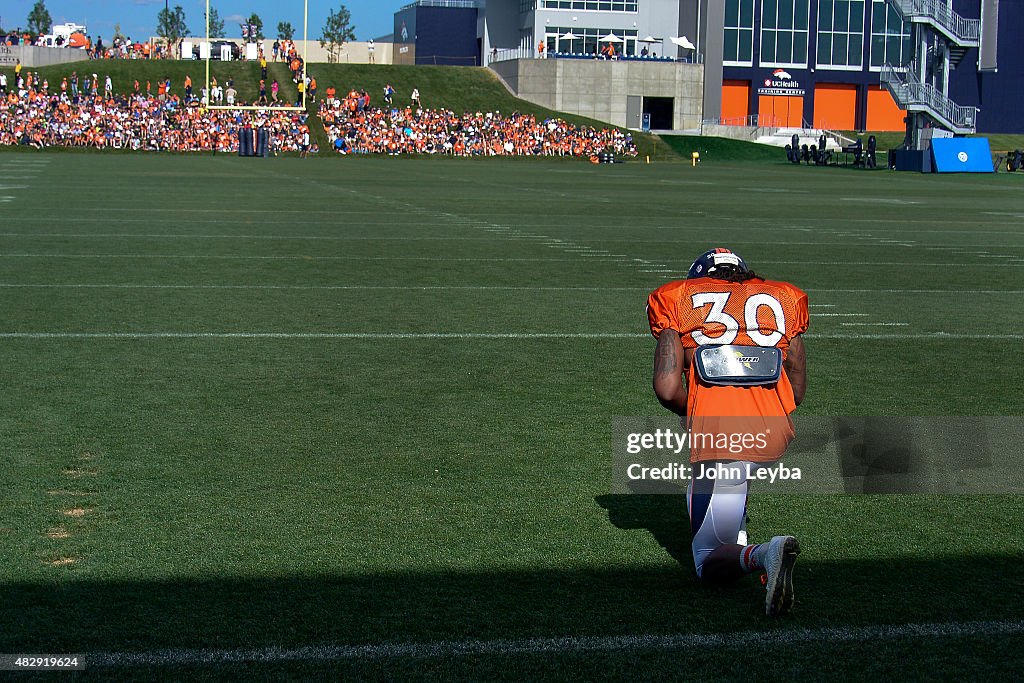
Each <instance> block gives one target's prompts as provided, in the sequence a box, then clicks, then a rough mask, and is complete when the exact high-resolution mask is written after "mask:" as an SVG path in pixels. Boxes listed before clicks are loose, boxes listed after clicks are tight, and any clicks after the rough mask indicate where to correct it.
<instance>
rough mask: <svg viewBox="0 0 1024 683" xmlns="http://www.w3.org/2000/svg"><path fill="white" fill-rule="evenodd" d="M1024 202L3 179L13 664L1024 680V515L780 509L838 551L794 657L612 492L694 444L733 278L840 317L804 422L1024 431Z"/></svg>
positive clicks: (656, 516) (536, 166) (209, 179)
mask: <svg viewBox="0 0 1024 683" xmlns="http://www.w3.org/2000/svg"><path fill="white" fill-rule="evenodd" d="M1021 182H1022V179H1021V178H1018V177H1014V176H1011V175H1005V174H1001V175H996V176H984V177H980V176H937V175H935V176H924V175H914V174H900V175H894V174H890V173H888V172H887V171H877V172H864V171H860V172H857V171H852V170H846V169H837V168H829V169H819V168H806V167H792V166H789V165H787V164H785V163H763V164H757V165H750V164H738V163H725V162H722V163H716V162H714V161H712V162H709V163H704V164H702V165H701V166H699V167H698V168H696V169H694V168H690V167H689V166H686V165H681V164H653V165H642V164H638V163H634V164H625V165H616V166H592V165H590V164H586V163H561V164H541V163H527V162H515V161H504V162H502V161H479V162H476V163H459V162H452V161H449V162H436V161H428V160H406V159H392V158H375V159H345V160H339V159H333V158H332V159H330V160H328V159H312V160H307V161H301V160H298V159H295V158H279V159H271V160H243V159H238V158H235V157H230V156H223V155H221V156H217V157H210V156H203V157H198V156H193V157H188V156H142V155H139V156H128V155H118V156H109V155H58V154H21V153H12V152H4V153H2V154H0V223H2V225H0V292H2V299H0V301H2V302H3V303H2V309H0V312H2V322H0V344H2V346H3V349H4V352H3V356H2V358H3V364H2V366H0V368H2V370H0V373H2V374H0V381H2V386H3V389H4V390H3V392H2V393H0V449H2V450H0V452H2V456H0V457H2V462H3V463H4V466H3V468H2V469H0V595H2V602H3V606H4V609H3V610H0V652H7V653H18V652H33V653H42V652H52V653H72V652H74V653H79V654H82V655H84V656H85V658H86V661H87V662H91V664H92V666H91V668H90V669H89V670H88V671H86V672H84V673H83V674H82V675H81V676H80V678H82V679H90V680H91V679H103V678H112V677H116V678H120V679H131V680H147V679H176V680H177V679H183V678H186V677H194V678H196V679H199V680H228V679H238V678H244V679H246V680H282V679H296V680H308V679H310V678H330V679H337V678H352V679H363V680H365V679H380V680H395V679H405V680H439V681H441V680H452V679H471V680H480V679H486V678H494V679H508V680H567V679H588V680H597V679H601V680H637V679H649V678H655V677H657V678H660V679H691V680H692V679H694V678H714V679H739V678H743V679H750V678H751V677H753V678H757V679H768V680H772V679H778V680H782V679H791V678H793V677H803V678H813V679H823V678H844V679H851V680H878V679H879V678H881V677H883V676H884V677H892V678H896V677H900V678H906V679H912V680H924V679H934V678H951V677H953V676H955V675H958V674H965V673H966V674H967V675H969V676H970V677H971V678H983V677H986V676H991V677H995V676H997V675H1002V676H1005V675H1006V674H1008V673H1009V674H1011V675H1012V672H1016V671H1019V670H1020V667H1021V665H1022V664H1024V655H1022V654H1021V652H1022V649H1021V646H1022V645H1024V635H1022V634H1024V569H1022V566H1024V565H1022V559H1024V557H1022V555H1024V539H1022V537H1021V534H1020V531H1019V530H1020V519H1021V517H1022V515H1024V502H1022V500H1021V498H1019V497H1014V496H1009V495H992V496H927V495H920V496H909V495H905V496H854V495H849V496H781V495H776V496H773V495H768V494H765V493H761V494H759V493H758V492H757V491H756V490H755V492H754V495H753V497H752V499H751V516H752V520H753V521H752V527H751V534H752V538H754V539H755V540H759V539H763V538H764V537H765V536H767V535H771V534H772V533H774V532H778V531H782V530H785V531H786V532H789V533H793V534H795V535H797V536H798V537H799V538H800V540H801V544H802V546H803V551H804V552H803V554H802V555H801V559H800V561H799V562H798V564H797V576H796V582H797V583H796V588H797V598H798V603H797V607H796V610H795V612H794V613H793V614H792V615H791V616H790V617H788V618H785V619H780V620H775V621H768V620H766V619H765V618H764V617H763V590H762V589H761V587H760V585H759V584H758V582H757V581H756V580H754V579H752V578H751V579H748V580H746V581H743V582H740V583H739V584H737V585H736V586H733V587H729V588H718V589H715V588H708V587H705V586H703V585H700V584H699V583H698V582H697V581H696V579H695V578H694V575H693V569H692V563H691V560H690V554H689V538H688V531H687V524H686V517H685V515H686V512H685V503H684V501H683V500H682V499H680V498H679V497H674V496H612V495H609V493H608V491H609V477H610V443H609V437H610V434H611V420H612V417H613V416H616V415H660V414H662V410H661V409H660V407H659V406H658V405H657V402H656V401H655V399H654V397H653V395H652V393H651V391H650V377H649V374H650V365H651V356H652V351H653V346H654V343H653V340H652V339H651V338H650V337H649V336H646V335H645V332H646V329H645V328H646V325H645V316H644V304H645V299H646V295H647V293H648V292H649V291H650V290H651V289H653V288H654V287H656V286H658V285H659V284H661V283H663V282H665V281H667V280H670V279H674V278H676V277H679V276H680V275H681V274H682V273H685V270H686V268H687V266H688V265H689V262H690V261H691V260H692V259H693V258H694V257H695V256H696V255H697V254H699V253H700V252H702V251H703V250H705V249H707V248H709V247H714V246H729V247H732V248H734V249H735V250H737V251H739V252H740V253H741V254H743V255H744V256H745V257H746V259H747V261H748V262H749V263H750V264H751V266H752V267H753V268H754V269H755V270H757V271H758V272H760V273H762V274H764V275H767V276H771V277H775V278H779V279H786V280H790V281H792V282H794V283H796V284H798V285H799V286H801V287H802V288H804V289H806V290H807V291H808V293H809V295H810V300H811V304H812V305H813V306H814V308H812V309H811V310H812V320H811V329H810V331H809V333H808V335H807V348H808V355H809V378H810V382H809V384H810V389H809V392H808V397H807V400H806V401H805V403H804V405H803V406H802V407H801V408H800V411H801V412H804V413H807V414H820V415H871V414H885V415H1021V414H1022V413H1024V396H1022V394H1021V392H1020V391H1019V387H1020V385H1021V381H1022V379H1024V377H1022V376H1021V374H1022V373H1021V371H1020V366H1019V364H1016V363H1014V362H1013V361H1012V360H1010V359H1012V357H1013V356H1014V355H1015V353H1016V351H1017V349H1019V346H1020V340H1021V329H1022V326H1024V308H1022V307H1021V306H1020V297H1021V293H1022V292H1024V287H1022V286H1021V285H1022V277H1021V276H1022V272H1024V236H1022V233H1021V228H1020V224H1021V219H1022V218H1024V211H1022V209H1021V205H1020V196H1021V192H1022V191H1024V186H1022V185H1021ZM922 624H924V625H936V624H937V625H943V626H928V627H922V628H921V629H920V630H918V631H915V630H914V629H915V628H917V627H916V626H915V627H914V628H909V627H908V626H907V625H922ZM888 627H892V630H887V628H888ZM617 636H622V637H624V638H622V639H620V640H609V638H611V637H617ZM716 636H717V637H716ZM587 638H592V639H593V640H587ZM532 639H552V640H541V641H538V640H532ZM481 641H482V643H481ZM412 646H415V647H412ZM346 648H348V649H346ZM236 650H243V651H244V652H236ZM200 651H201V652H200ZM161 653H162V654H161Z"/></svg>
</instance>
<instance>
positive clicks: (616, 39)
mask: <svg viewBox="0 0 1024 683" xmlns="http://www.w3.org/2000/svg"><path fill="white" fill-rule="evenodd" d="M600 40H601V42H602V43H623V42H625V41H624V40H622V38H619V37H618V36H617V35H615V34H614V33H609V34H608V35H606V36H604V37H603V38H601V39H600Z"/></svg>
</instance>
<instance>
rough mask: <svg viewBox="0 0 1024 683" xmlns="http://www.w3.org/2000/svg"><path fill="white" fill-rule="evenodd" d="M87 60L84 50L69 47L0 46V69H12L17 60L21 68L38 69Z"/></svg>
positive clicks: (87, 56)
mask: <svg viewBox="0 0 1024 683" xmlns="http://www.w3.org/2000/svg"><path fill="white" fill-rule="evenodd" d="M87 59H89V55H87V54H86V53H85V50H79V49H76V48H69V47H34V46H32V45H18V46H11V45H0V67H6V68H13V67H14V66H15V65H16V64H17V63H18V60H21V64H22V66H26V67H33V68H34V67H39V66H50V65H51V64H67V63H69V62H82V61H85V60H87Z"/></svg>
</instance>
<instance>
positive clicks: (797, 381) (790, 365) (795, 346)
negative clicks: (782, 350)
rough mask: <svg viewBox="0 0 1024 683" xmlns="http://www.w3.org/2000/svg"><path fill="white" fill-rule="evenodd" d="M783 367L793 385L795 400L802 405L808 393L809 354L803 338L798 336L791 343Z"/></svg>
mask: <svg viewBox="0 0 1024 683" xmlns="http://www.w3.org/2000/svg"><path fill="white" fill-rule="evenodd" d="M783 367H784V368H785V370H786V376H787V377H788V378H789V383H790V384H791V385H793V400H794V401H796V404H797V405H800V404H801V403H802V402H803V400H804V394H805V393H807V352H806V351H805V350H804V338H803V336H801V335H797V336H796V337H793V341H791V342H789V350H788V351H787V352H786V362H785V363H784V364H783Z"/></svg>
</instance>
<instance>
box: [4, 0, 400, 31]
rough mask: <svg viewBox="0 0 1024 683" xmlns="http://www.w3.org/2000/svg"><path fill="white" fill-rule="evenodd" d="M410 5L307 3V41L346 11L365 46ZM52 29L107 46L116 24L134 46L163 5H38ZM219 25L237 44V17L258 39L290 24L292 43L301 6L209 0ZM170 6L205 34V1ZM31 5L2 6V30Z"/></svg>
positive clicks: (80, 0)
mask: <svg viewBox="0 0 1024 683" xmlns="http://www.w3.org/2000/svg"><path fill="white" fill-rule="evenodd" d="M410 1H411V0H394V1H392V0H344V1H343V0H331V1H328V0H309V38H310V39H311V40H315V39H316V38H319V37H320V31H321V29H322V28H323V25H324V21H325V20H326V19H327V14H328V13H329V12H330V11H331V10H332V9H333V10H337V9H338V8H339V7H340V6H341V5H343V4H344V5H345V7H348V10H349V12H350V13H351V14H352V24H353V25H354V26H355V29H356V39H357V40H367V39H368V38H376V37H378V36H383V35H387V34H389V33H391V31H392V30H393V28H392V24H393V16H394V13H395V11H396V10H397V9H398V8H399V7H401V6H403V5H406V4H408V3H409V2H410ZM44 2H45V3H46V9H48V10H49V11H50V16H51V17H53V20H54V22H55V23H58V24H62V23H64V22H66V21H73V22H75V23H77V24H85V25H86V26H87V27H88V29H89V34H90V35H92V36H93V38H95V37H96V36H97V35H100V36H103V38H104V40H105V41H106V40H108V39H109V38H110V36H112V35H113V34H114V24H116V23H120V24H121V32H122V33H124V34H125V35H127V36H130V37H131V38H133V39H135V40H139V39H144V38H148V37H149V36H153V35H156V15H157V12H159V11H160V10H161V9H163V7H164V0H44ZM210 2H211V5H212V6H213V7H215V8H216V9H217V12H218V13H219V14H220V17H221V19H224V23H225V28H226V29H227V34H228V37H234V38H238V37H240V36H241V31H240V29H239V27H238V25H239V23H240V19H241V17H247V16H249V15H250V14H251V13H253V12H255V13H256V14H258V15H260V18H261V19H263V33H264V34H265V35H266V36H268V37H271V36H274V35H276V27H277V23H278V22H279V21H290V22H291V24H292V26H294V27H295V29H296V32H295V37H296V38H302V6H303V0H210ZM169 3H170V6H171V7H172V8H173V7H174V6H175V5H181V7H182V9H184V10H185V23H186V24H187V25H188V28H189V30H190V31H191V32H192V34H193V35H199V34H202V33H203V32H204V31H205V26H206V23H205V18H204V16H203V13H204V12H205V11H206V0H169ZM34 4H35V0H2V2H0V26H2V27H3V28H5V29H10V28H12V27H18V26H24V25H25V19H26V18H27V17H28V13H29V12H30V11H31V10H32V6H33V5H34Z"/></svg>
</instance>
